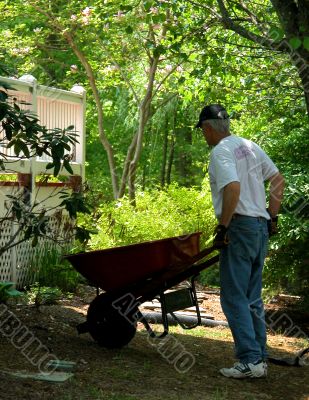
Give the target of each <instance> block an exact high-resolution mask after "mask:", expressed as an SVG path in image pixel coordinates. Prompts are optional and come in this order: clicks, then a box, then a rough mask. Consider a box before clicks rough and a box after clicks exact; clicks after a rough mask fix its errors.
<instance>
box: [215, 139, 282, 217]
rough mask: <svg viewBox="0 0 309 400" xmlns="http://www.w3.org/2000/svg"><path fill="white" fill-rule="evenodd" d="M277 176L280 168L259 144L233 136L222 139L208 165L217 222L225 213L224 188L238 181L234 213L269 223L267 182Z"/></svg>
mask: <svg viewBox="0 0 309 400" xmlns="http://www.w3.org/2000/svg"><path fill="white" fill-rule="evenodd" d="M276 173H278V168H277V167H276V166H275V164H274V163H273V162H272V161H271V159H270V158H269V157H268V156H267V154H266V153H265V152H264V151H263V150H262V149H261V148H260V147H259V146H258V145H257V144H256V143H254V142H251V141H250V140H247V139H244V138H241V137H238V136H234V135H231V136H227V137H226V138H224V139H222V140H221V141H220V142H219V143H218V144H217V145H216V147H215V148H214V149H213V150H212V152H211V154H210V164H209V177H210V187H211V194H212V201H213V205H214V209H215V214H216V216H217V218H220V216H221V212H222V198H223V188H224V187H225V186H226V185H227V184H229V183H231V182H235V181H236V182H240V196H239V201H238V204H237V206H236V209H235V213H236V214H241V215H248V216H250V217H265V218H267V219H269V215H268V213H267V211H266V198H265V187H264V181H266V180H268V179H269V178H270V177H271V176H273V175H275V174H276Z"/></svg>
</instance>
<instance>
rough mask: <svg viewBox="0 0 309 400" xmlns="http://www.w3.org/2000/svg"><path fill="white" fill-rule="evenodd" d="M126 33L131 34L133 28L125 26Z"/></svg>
mask: <svg viewBox="0 0 309 400" xmlns="http://www.w3.org/2000/svg"><path fill="white" fill-rule="evenodd" d="M126 33H127V34H129V35H131V34H132V33H133V28H132V26H127V27H126Z"/></svg>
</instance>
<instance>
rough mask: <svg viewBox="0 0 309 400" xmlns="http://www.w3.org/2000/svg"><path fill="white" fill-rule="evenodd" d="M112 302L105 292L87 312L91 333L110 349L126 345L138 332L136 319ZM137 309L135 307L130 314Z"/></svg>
mask: <svg viewBox="0 0 309 400" xmlns="http://www.w3.org/2000/svg"><path fill="white" fill-rule="evenodd" d="M112 303H113V300H112V299H111V298H110V297H109V296H108V295H107V294H106V293H103V294H101V295H99V296H97V297H96V298H95V299H94V300H93V301H92V302H91V304H90V306H89V308H88V313H87V324H88V329H89V333H90V334H91V336H92V337H93V339H94V340H95V341H96V342H97V343H98V344H99V345H100V346H103V347H106V348H108V349H115V348H120V347H123V346H125V345H126V344H128V343H129V342H130V341H131V340H132V339H133V337H134V335H135V333H136V321H134V319H132V318H131V319H130V318H128V316H125V315H123V314H121V313H120V311H119V310H118V309H117V308H115V307H114V306H113V304H112ZM137 311H138V308H137V307H135V309H132V310H130V315H133V314H134V313H135V312H137Z"/></svg>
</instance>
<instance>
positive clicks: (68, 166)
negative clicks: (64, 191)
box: [63, 160, 74, 175]
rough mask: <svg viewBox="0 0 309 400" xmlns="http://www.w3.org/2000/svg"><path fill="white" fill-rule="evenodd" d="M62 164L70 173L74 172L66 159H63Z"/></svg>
mask: <svg viewBox="0 0 309 400" xmlns="http://www.w3.org/2000/svg"><path fill="white" fill-rule="evenodd" d="M63 166H64V168H65V169H66V170H67V171H68V172H69V173H70V174H72V175H73V173H74V172H73V169H72V167H71V165H70V162H69V161H68V160H64V161H63Z"/></svg>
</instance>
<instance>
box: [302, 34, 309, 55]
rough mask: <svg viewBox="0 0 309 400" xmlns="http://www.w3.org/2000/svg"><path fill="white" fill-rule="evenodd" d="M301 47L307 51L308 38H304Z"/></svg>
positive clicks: (308, 46)
mask: <svg viewBox="0 0 309 400" xmlns="http://www.w3.org/2000/svg"><path fill="white" fill-rule="evenodd" d="M303 46H304V48H305V49H306V50H308V51H309V36H306V37H305V38H304V40H303Z"/></svg>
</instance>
